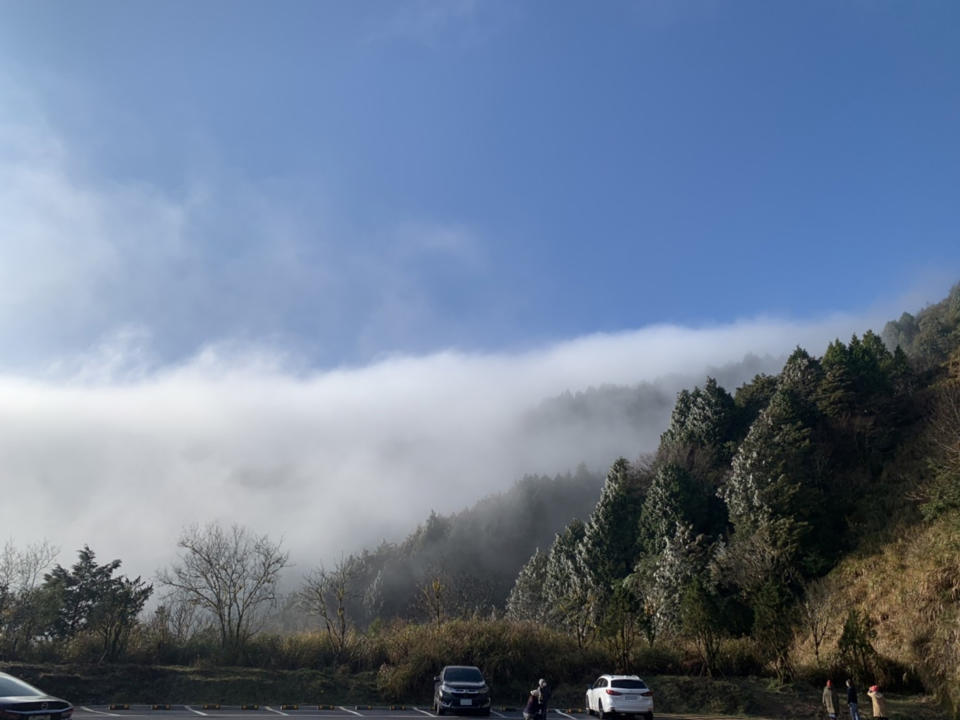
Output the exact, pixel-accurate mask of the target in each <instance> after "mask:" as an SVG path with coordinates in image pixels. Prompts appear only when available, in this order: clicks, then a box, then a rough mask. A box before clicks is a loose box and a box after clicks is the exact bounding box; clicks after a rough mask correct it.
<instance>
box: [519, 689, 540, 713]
mask: <svg viewBox="0 0 960 720" xmlns="http://www.w3.org/2000/svg"><path fill="white" fill-rule="evenodd" d="M539 717H540V688H539V687H538V688H536V689H534V690H531V691H530V694H529V695H528V696H527V704H526V705H525V706H524V708H523V720H537V719H538V718H539Z"/></svg>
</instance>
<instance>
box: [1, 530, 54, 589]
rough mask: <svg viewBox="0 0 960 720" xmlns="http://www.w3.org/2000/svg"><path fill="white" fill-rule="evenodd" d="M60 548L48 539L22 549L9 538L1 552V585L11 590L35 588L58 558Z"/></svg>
mask: <svg viewBox="0 0 960 720" xmlns="http://www.w3.org/2000/svg"><path fill="white" fill-rule="evenodd" d="M59 552H60V548H58V547H56V546H54V545H51V544H50V543H48V542H47V541H46V540H44V541H43V542H40V543H35V544H32V545H27V547H26V548H24V549H23V550H20V549H19V548H17V547H16V546H15V545H14V544H13V541H12V540H8V541H7V543H6V544H5V545H4V546H3V551H2V552H0V587H5V588H7V589H8V590H10V591H11V592H26V591H30V590H33V589H34V588H35V587H36V586H37V583H38V582H39V581H40V578H41V577H42V576H43V573H44V571H46V570H47V569H48V568H49V567H50V566H51V565H52V564H53V561H54V560H55V559H56V557H57V555H58V554H59Z"/></svg>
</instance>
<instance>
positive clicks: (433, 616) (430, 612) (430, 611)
mask: <svg viewBox="0 0 960 720" xmlns="http://www.w3.org/2000/svg"><path fill="white" fill-rule="evenodd" d="M418 590H419V601H420V606H421V607H422V608H423V610H424V611H425V612H426V613H427V616H428V617H429V618H430V620H432V621H433V622H434V623H436V624H437V626H438V627H439V626H440V625H442V624H443V618H444V614H445V609H446V605H447V601H448V600H447V594H448V592H447V583H446V581H445V580H444V577H443V576H442V574H440V573H436V574H431V575H429V576H428V577H426V578H425V579H424V581H423V582H422V583H421V584H420V586H419V588H418Z"/></svg>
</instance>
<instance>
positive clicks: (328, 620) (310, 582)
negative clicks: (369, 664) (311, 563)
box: [299, 558, 354, 659]
mask: <svg viewBox="0 0 960 720" xmlns="http://www.w3.org/2000/svg"><path fill="white" fill-rule="evenodd" d="M353 575H354V573H353V568H352V566H351V565H350V564H349V563H347V562H346V561H344V560H343V559H342V558H341V559H340V561H339V562H338V563H337V564H336V566H335V567H334V568H333V570H327V569H326V568H324V567H323V566H322V565H321V566H320V567H318V568H316V569H315V570H313V571H312V572H311V573H310V574H309V575H307V577H306V578H304V582H303V587H302V588H301V589H300V592H299V599H300V606H301V607H302V608H304V609H305V610H306V611H307V612H309V613H310V614H311V615H316V616H318V617H319V618H321V619H322V620H323V625H324V629H325V630H326V632H327V637H328V638H330V643H331V644H332V645H333V649H334V652H335V653H336V656H337V659H340V658H341V657H343V654H344V652H345V651H346V648H347V641H348V637H349V631H350V624H349V621H348V619H347V600H348V599H349V597H350V581H351V580H352V579H353Z"/></svg>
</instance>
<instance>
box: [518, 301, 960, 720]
mask: <svg viewBox="0 0 960 720" xmlns="http://www.w3.org/2000/svg"><path fill="white" fill-rule="evenodd" d="M958 348H960V286H957V287H955V288H954V289H953V291H952V292H951V293H950V296H949V297H948V298H947V299H946V300H944V301H943V302H941V303H939V304H937V305H935V306H931V307H928V308H926V309H925V310H924V311H922V312H920V313H919V314H918V315H917V316H916V317H914V316H912V315H909V314H904V315H903V316H902V317H901V318H900V320H898V321H897V322H892V323H889V324H888V325H887V326H886V328H885V329H884V332H883V339H881V337H880V336H879V335H876V334H874V333H873V332H867V333H865V334H864V335H863V336H862V337H856V336H854V337H853V338H851V339H850V340H849V341H847V342H842V341H840V340H837V341H835V342H833V343H832V344H831V345H830V346H829V348H828V349H827V351H826V352H825V353H824V355H823V357H820V358H818V357H813V356H811V355H810V354H809V353H808V352H807V351H805V350H804V349H802V348H797V349H796V350H795V352H794V353H793V354H792V355H791V356H790V357H789V359H788V360H787V362H786V364H785V365H784V367H783V369H782V371H781V372H780V373H779V374H778V375H775V376H768V375H758V376H756V377H755V378H754V379H753V380H752V381H751V382H749V383H747V384H745V385H742V386H740V387H739V388H737V389H736V390H735V391H734V392H733V393H731V392H728V391H727V390H726V389H724V388H723V387H721V386H720V385H719V384H718V383H717V382H715V381H713V380H711V381H708V382H707V383H706V384H705V385H704V386H703V387H698V388H695V389H693V390H691V391H683V392H681V393H680V394H679V396H678V398H677V402H676V405H675V407H674V410H673V414H672V417H671V420H670V424H669V426H668V428H667V430H666V431H665V432H664V433H663V435H662V437H661V442H660V446H659V448H658V450H657V453H656V456H655V458H654V459H653V460H652V462H650V463H649V464H646V463H644V464H636V463H630V462H628V461H627V460H624V459H620V460H618V461H617V462H615V463H614V464H613V466H612V467H611V469H610V471H609V473H608V475H607V479H606V482H605V484H604V488H603V493H602V495H601V498H600V501H599V502H598V504H597V506H596V507H595V508H594V510H593V513H592V514H591V516H590V517H589V519H588V520H587V521H586V522H585V523H582V522H579V521H575V522H573V523H571V524H570V525H569V526H568V527H567V528H566V529H565V530H564V531H563V532H562V533H559V534H558V535H557V537H556V539H555V541H554V543H553V545H552V546H551V547H550V548H549V549H545V550H544V551H543V552H539V553H536V554H534V555H533V556H532V557H531V559H530V560H529V562H528V563H527V565H526V566H525V567H524V568H523V569H522V571H521V572H520V574H519V576H518V577H517V581H516V583H515V585H514V587H513V590H512V592H511V595H510V599H509V603H508V608H509V614H510V616H511V617H513V618H515V619H518V620H531V621H537V622H549V623H551V624H553V625H555V626H559V627H563V628H564V629H565V630H566V631H567V632H569V633H570V634H572V635H574V636H575V637H576V638H577V639H578V641H579V642H580V643H581V644H587V643H590V642H592V641H594V640H596V639H598V638H599V639H603V640H604V641H605V642H607V643H608V644H609V645H610V647H611V648H612V649H613V650H614V651H615V653H616V655H617V656H618V657H619V663H620V665H621V666H622V667H629V666H631V665H632V658H633V656H634V654H635V652H636V651H637V649H638V647H639V646H641V645H649V646H655V645H657V644H659V643H661V641H663V640H664V639H672V640H673V641H676V640H681V641H686V642H689V643H690V647H691V648H693V649H695V652H696V655H697V657H698V658H699V660H698V662H699V663H700V665H701V667H702V668H703V669H704V671H706V672H708V673H712V672H718V671H729V669H730V668H731V662H732V661H731V653H733V654H734V655H736V656H737V658H739V659H738V660H737V662H740V663H741V665H742V664H743V663H744V662H746V663H747V665H753V666H754V667H755V668H756V669H758V670H762V668H764V667H770V668H772V669H774V670H775V671H776V673H777V674H778V675H779V676H780V677H782V678H785V677H788V676H791V675H793V674H795V673H796V672H797V670H798V668H802V667H806V668H808V669H809V668H813V669H816V668H821V669H822V671H823V672H826V671H827V670H828V668H830V667H833V668H834V669H835V670H837V671H838V672H840V673H844V674H854V675H856V676H857V677H858V678H859V679H860V680H861V682H865V681H867V680H871V681H880V682H882V683H883V684H886V685H904V684H910V683H911V682H913V683H916V682H918V681H923V682H925V683H927V684H928V685H929V686H932V687H936V688H938V689H939V690H940V691H941V692H942V693H944V694H945V695H949V696H950V697H951V698H952V699H953V702H954V704H955V705H956V703H957V702H958V696H957V690H956V688H957V686H958V684H960V683H958V680H960V676H958V675H957V672H958V671H957V667H958V662H957V661H958V659H960V658H958V652H960V651H958V639H960V625H958V618H960V614H958V600H960V524H958V510H960V349H958ZM854 589H855V590H856V591H855V592H854ZM901 617H902V618H909V619H910V621H909V622H901V621H899V618H901ZM744 643H746V644H744ZM734 664H735V663H734Z"/></svg>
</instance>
